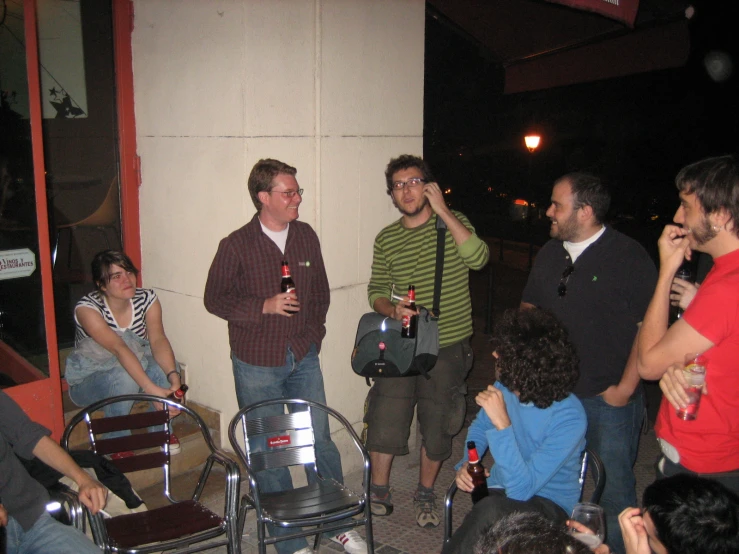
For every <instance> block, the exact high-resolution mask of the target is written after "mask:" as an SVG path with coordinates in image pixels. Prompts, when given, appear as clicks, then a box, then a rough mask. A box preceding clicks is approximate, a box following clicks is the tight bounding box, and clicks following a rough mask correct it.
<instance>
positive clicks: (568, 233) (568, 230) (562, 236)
mask: <svg viewBox="0 0 739 554" xmlns="http://www.w3.org/2000/svg"><path fill="white" fill-rule="evenodd" d="M577 231H578V229H577V212H572V214H571V215H570V217H568V218H567V219H566V220H564V221H563V222H562V223H557V225H556V226H555V227H554V229H552V230H551V231H550V232H549V236H550V237H552V238H553V239H557V240H561V241H562V242H565V241H571V240H572V239H574V238H577Z"/></svg>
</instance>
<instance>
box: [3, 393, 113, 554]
mask: <svg viewBox="0 0 739 554" xmlns="http://www.w3.org/2000/svg"><path fill="white" fill-rule="evenodd" d="M50 434H51V432H50V431H49V430H48V429H46V428H45V427H43V426H42V425H39V424H38V423H36V422H34V421H32V420H31V419H30V418H29V417H28V416H27V415H26V414H25V413H24V412H23V410H21V408H20V406H18V404H16V403H15V402H14V401H13V400H12V399H11V398H10V397H9V396H8V395H7V394H5V393H4V392H2V391H0V527H6V541H7V544H6V550H7V554H49V553H50V552H53V553H54V554H95V553H97V554H100V549H99V548H98V547H97V546H95V544H93V543H92V542H91V541H90V540H89V539H88V538H87V537H86V536H85V535H84V534H83V533H81V532H80V531H79V530H77V529H75V528H74V527H70V526H67V525H63V524H62V523H60V522H58V521H56V520H55V519H53V518H52V517H51V516H50V515H49V514H48V513H47V512H46V504H47V503H48V502H49V494H48V492H47V491H46V489H45V488H44V487H43V486H42V485H41V484H40V483H39V482H38V481H36V480H35V479H34V478H33V477H31V476H30V475H29V474H28V472H27V471H26V469H25V468H24V467H23V465H22V464H21V462H20V460H19V459H18V458H17V456H20V457H21V458H24V459H31V458H33V457H34V456H35V457H37V458H38V459H39V460H41V461H43V462H44V463H46V464H47V465H49V466H51V467H53V468H54V469H56V470H57V471H59V472H61V473H63V474H64V475H66V476H67V477H69V478H70V479H72V480H73V481H75V482H76V483H77V485H79V492H78V495H79V498H80V501H81V502H82V503H83V504H84V505H85V506H87V508H89V510H90V512H91V513H93V514H96V513H97V512H98V511H99V510H100V509H101V508H103V507H104V506H105V502H106V498H107V493H108V490H107V489H106V488H105V487H104V486H103V485H102V484H101V483H98V482H97V481H96V480H94V479H93V478H92V477H90V475H89V474H88V473H87V472H85V471H84V470H83V469H82V468H80V467H79V466H78V465H77V464H76V463H75V462H74V460H73V459H72V458H71V457H70V456H69V454H67V453H66V452H65V451H64V450H63V449H62V448H61V447H60V446H59V445H58V444H56V443H55V442H54V441H53V440H51V439H50V438H49V435H50Z"/></svg>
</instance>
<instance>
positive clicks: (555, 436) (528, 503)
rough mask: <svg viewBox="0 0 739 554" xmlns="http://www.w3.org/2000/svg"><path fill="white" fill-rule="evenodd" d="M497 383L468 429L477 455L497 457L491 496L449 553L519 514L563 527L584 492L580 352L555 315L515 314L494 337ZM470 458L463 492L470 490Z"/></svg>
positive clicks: (461, 475)
mask: <svg viewBox="0 0 739 554" xmlns="http://www.w3.org/2000/svg"><path fill="white" fill-rule="evenodd" d="M493 348H494V352H493V356H495V358H496V368H495V383H494V384H493V385H489V386H488V387H487V389H486V390H483V391H482V392H480V393H479V394H478V395H477V397H476V398H475V402H476V403H477V405H478V406H480V407H481V408H482V409H481V410H480V411H479V412H478V413H477V417H476V418H475V419H474V421H473V422H472V424H471V425H470V427H469V430H468V431H467V440H468V441H474V443H475V446H476V447H477V450H478V452H479V453H480V455H482V454H483V453H484V452H485V450H487V449H488V448H489V449H490V453H491V454H492V456H493V459H494V460H495V464H494V465H493V467H492V468H490V475H489V477H488V480H487V484H488V492H489V494H488V497H487V498H483V499H482V500H480V501H479V502H478V503H477V504H475V505H474V506H473V508H472V511H471V512H470V513H469V514H467V517H465V519H464V521H463V522H462V525H461V526H460V527H459V529H457V531H456V533H454V535H453V536H452V538H451V540H450V541H449V542H448V543H447V544H446V545H444V550H443V551H442V553H443V554H467V553H469V552H472V550H473V547H474V545H475V543H476V542H477V540H478V538H479V537H480V535H481V534H482V532H483V530H484V529H485V528H486V527H488V526H489V525H491V524H494V523H496V522H497V521H498V520H500V519H501V518H503V517H505V516H507V515H509V514H512V513H514V512H536V513H538V514H541V515H542V516H544V517H545V518H547V519H548V520H550V521H552V522H554V523H556V524H559V525H562V526H563V527H564V522H565V521H566V520H567V516H568V515H569V514H570V513H571V512H572V508H573V506H574V505H575V503H577V500H578V497H579V495H580V486H579V482H578V476H579V471H580V458H581V456H582V452H583V450H584V449H585V428H586V426H587V421H586V419H585V411H584V410H583V408H582V405H581V404H580V401H579V400H578V399H577V398H576V397H575V395H573V394H571V393H572V389H573V388H574V387H575V383H577V377H578V369H577V362H578V360H577V354H576V353H575V347H574V346H573V345H572V343H571V342H570V341H569V339H568V338H567V331H565V329H564V328H563V326H562V324H561V323H559V322H558V321H557V319H556V318H555V317H554V316H553V315H552V314H550V313H548V312H545V311H543V310H540V309H537V308H534V309H531V310H523V311H519V310H509V311H508V312H506V313H505V314H504V316H503V318H502V319H501V321H500V323H498V325H496V329H495V332H494V334H493ZM467 466H468V462H467V456H466V455H465V457H464V458H463V459H462V461H461V462H460V463H459V464H457V477H456V482H457V487H459V489H461V490H463V491H466V492H472V489H473V485H472V477H471V476H470V474H469V473H468V471H467Z"/></svg>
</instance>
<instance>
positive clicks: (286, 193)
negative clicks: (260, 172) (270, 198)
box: [267, 189, 305, 198]
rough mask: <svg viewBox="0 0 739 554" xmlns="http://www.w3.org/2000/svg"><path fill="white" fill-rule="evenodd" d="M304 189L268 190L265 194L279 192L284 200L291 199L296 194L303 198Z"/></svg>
mask: <svg viewBox="0 0 739 554" xmlns="http://www.w3.org/2000/svg"><path fill="white" fill-rule="evenodd" d="M304 190H305V189H298V190H268V191H267V192H268V193H270V194H272V193H273V192H279V193H280V194H281V195H282V196H284V197H285V198H292V197H293V196H295V195H296V194H299V195H300V196H303V191H304Z"/></svg>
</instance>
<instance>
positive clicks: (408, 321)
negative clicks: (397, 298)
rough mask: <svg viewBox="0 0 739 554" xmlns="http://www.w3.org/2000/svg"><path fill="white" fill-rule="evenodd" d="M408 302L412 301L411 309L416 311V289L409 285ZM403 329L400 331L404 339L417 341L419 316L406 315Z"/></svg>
mask: <svg viewBox="0 0 739 554" xmlns="http://www.w3.org/2000/svg"><path fill="white" fill-rule="evenodd" d="M408 300H409V301H410V305H409V306H408V308H409V309H411V310H414V311H415V309H416V287H414V286H413V285H408ZM402 325H403V329H402V330H401V331H400V336H401V337H403V338H404V339H415V338H416V329H417V328H418V316H417V315H411V316H408V315H404V316H403V319H402Z"/></svg>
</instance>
